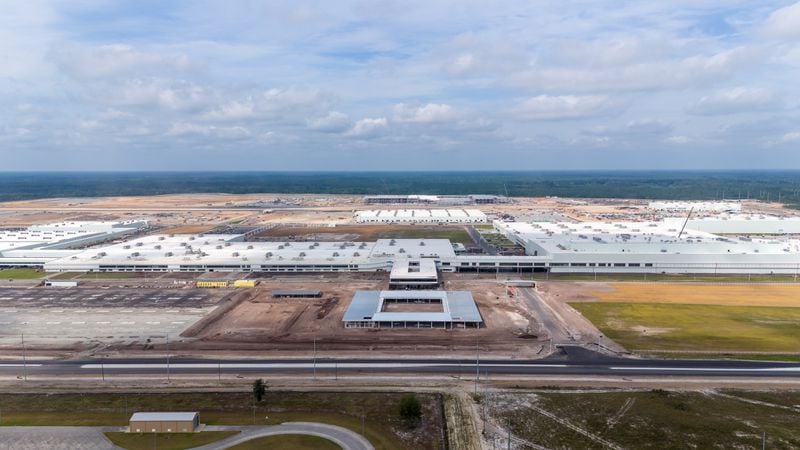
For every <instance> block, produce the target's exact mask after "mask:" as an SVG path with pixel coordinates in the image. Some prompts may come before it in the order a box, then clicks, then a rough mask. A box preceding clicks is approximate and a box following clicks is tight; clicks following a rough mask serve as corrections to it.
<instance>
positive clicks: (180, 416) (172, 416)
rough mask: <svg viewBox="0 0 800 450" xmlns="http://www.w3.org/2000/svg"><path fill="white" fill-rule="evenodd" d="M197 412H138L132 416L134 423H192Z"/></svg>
mask: <svg viewBox="0 0 800 450" xmlns="http://www.w3.org/2000/svg"><path fill="white" fill-rule="evenodd" d="M195 417H197V413H196V412H137V413H133V415H132V416H131V421H132V422H191V421H193V420H194V418H195Z"/></svg>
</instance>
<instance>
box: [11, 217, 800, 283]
mask: <svg viewBox="0 0 800 450" xmlns="http://www.w3.org/2000/svg"><path fill="white" fill-rule="evenodd" d="M494 228H495V230H496V231H497V232H498V233H501V234H503V235H505V236H506V237H508V238H509V239H510V240H512V241H513V242H515V243H517V244H519V245H520V246H522V247H523V248H524V249H525V255H515V256H504V255H488V254H469V255H466V254H456V252H455V250H454V246H453V245H452V244H451V243H450V241H449V240H446V239H379V240H377V241H372V242H247V241H245V240H244V237H243V236H242V235H239V234H209V235H203V234H189V235H151V236H144V237H138V238H135V239H130V240H127V241H122V242H117V243H113V244H102V245H99V246H97V247H94V248H88V249H85V248H84V249H81V248H78V249H67V248H62V249H49V248H43V247H42V246H41V244H34V245H32V246H31V248H21V246H20V245H16V244H15V246H14V247H15V249H14V250H10V252H11V253H13V258H14V265H27V266H32V267H42V268H43V269H44V270H45V271H46V272H289V273H291V272H378V271H385V272H391V273H390V278H391V279H392V280H393V281H392V282H391V283H392V286H391V287H392V288H393V289H407V288H411V287H416V288H425V287H429V286H436V285H438V279H434V278H433V274H435V273H437V272H518V273H522V272H584V273H603V272H631V273H705V274H715V273H719V274H724V273H732V274H733V273H735V274H792V275H797V274H798V273H800V240H799V239H797V238H796V237H794V236H793V235H795V234H800V218H796V217H793V218H781V217H773V216H752V215H751V216H745V215H721V216H711V217H698V218H689V220H688V221H687V219H686V218H668V219H664V220H661V221H656V222H579V223H566V222H564V223H561V222H532V223H526V222H502V221H495V222H494ZM121 229H125V230H126V231H127V232H130V230H136V229H137V228H136V227H135V226H134V227H129V228H125V227H122V228H118V227H111V228H110V231H107V232H106V233H101V235H104V236H106V234H111V235H116V233H117V232H118V231H120V230H121ZM120 232H121V231H120ZM750 234H755V235H756V236H748V235H750ZM98 238H99V236H92V237H91V239H98ZM15 239H16V241H19V240H20V239H18V236H16V237H15ZM16 241H15V242H16ZM73 242H74V241H73ZM7 252H9V251H3V258H2V259H0V261H8V259H6V258H5V256H6V253H7ZM51 252H54V253H51ZM43 254H47V255H48V256H47V257H43V256H42V255H43ZM432 268H435V270H433V269H432ZM423 278H424V279H423ZM201 281H203V282H209V283H220V284H218V285H217V284H215V286H221V287H224V286H222V285H223V284H225V285H226V286H227V284H228V281H227V280H215V279H207V280H201ZM428 283H429V284H428ZM403 284H406V286H403ZM426 285H427V286H426ZM208 286H209V287H211V285H208Z"/></svg>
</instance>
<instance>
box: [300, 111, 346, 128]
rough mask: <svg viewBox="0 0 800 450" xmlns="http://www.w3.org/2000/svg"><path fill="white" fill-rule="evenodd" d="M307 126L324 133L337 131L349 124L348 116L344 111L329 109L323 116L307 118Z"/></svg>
mask: <svg viewBox="0 0 800 450" xmlns="http://www.w3.org/2000/svg"><path fill="white" fill-rule="evenodd" d="M306 125H307V126H308V128H310V129H312V130H316V131H322V132H325V133H339V132H342V131H344V130H346V129H348V128H349V127H350V126H351V122H350V118H349V117H348V116H347V114H345V113H341V112H339V111H330V112H329V113H328V114H327V115H325V116H323V117H317V118H314V119H308V120H307V121H306Z"/></svg>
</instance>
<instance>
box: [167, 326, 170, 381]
mask: <svg viewBox="0 0 800 450" xmlns="http://www.w3.org/2000/svg"><path fill="white" fill-rule="evenodd" d="M169 381H170V380H169V332H167V383H169Z"/></svg>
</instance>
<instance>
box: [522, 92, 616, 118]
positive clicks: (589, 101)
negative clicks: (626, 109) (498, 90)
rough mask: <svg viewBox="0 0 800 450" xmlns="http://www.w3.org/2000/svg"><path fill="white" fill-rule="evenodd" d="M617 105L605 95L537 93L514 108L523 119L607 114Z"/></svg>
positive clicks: (585, 116) (583, 116) (584, 116)
mask: <svg viewBox="0 0 800 450" xmlns="http://www.w3.org/2000/svg"><path fill="white" fill-rule="evenodd" d="M616 107H617V104H616V102H614V101H612V100H611V99H610V98H609V97H607V96H605V95H556V96H552V95H538V96H536V97H532V98H529V99H528V100H525V101H524V102H522V103H520V104H519V105H518V106H517V107H516V108H515V113H516V114H517V116H518V117H520V118H521V119H525V120H565V119H583V118H587V117H596V116H600V115H604V114H608V113H609V112H611V111H612V110H614V109H615V108H616Z"/></svg>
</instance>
